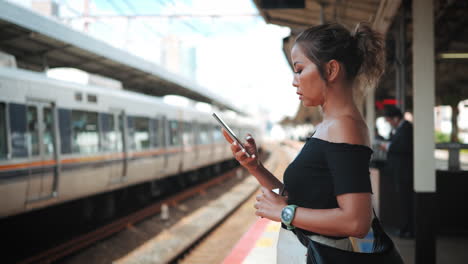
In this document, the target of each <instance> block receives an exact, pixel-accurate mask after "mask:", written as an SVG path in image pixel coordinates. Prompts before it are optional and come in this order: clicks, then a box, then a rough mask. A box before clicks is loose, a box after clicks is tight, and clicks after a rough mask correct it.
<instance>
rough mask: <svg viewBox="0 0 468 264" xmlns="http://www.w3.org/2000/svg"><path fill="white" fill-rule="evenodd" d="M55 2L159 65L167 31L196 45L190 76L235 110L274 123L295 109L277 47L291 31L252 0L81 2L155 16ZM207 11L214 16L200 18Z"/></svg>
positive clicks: (26, 1)
mask: <svg viewBox="0 0 468 264" xmlns="http://www.w3.org/2000/svg"><path fill="white" fill-rule="evenodd" d="M10 1H12V2H16V3H19V4H22V5H24V6H30V3H31V0H10ZM54 1H55V2H56V3H57V4H59V5H60V9H59V12H60V16H61V18H62V22H64V23H67V24H68V25H69V26H71V27H73V28H74V29H77V30H80V31H84V30H85V26H84V24H85V22H88V27H87V33H88V34H90V35H91V36H93V37H96V38H98V39H101V40H103V41H105V42H108V43H110V44H111V45H113V46H116V47H118V48H122V49H125V50H127V51H129V52H130V53H133V54H135V55H137V56H140V57H142V58H144V59H146V60H149V61H151V62H154V63H156V64H160V65H162V64H164V63H163V58H162V57H163V55H162V53H163V52H162V50H163V48H164V44H163V39H165V38H167V37H168V36H173V37H175V38H177V39H178V40H180V42H181V43H182V44H181V45H183V46H185V47H190V48H195V50H196V56H195V57H196V62H195V63H196V70H195V73H194V76H192V78H193V81H195V82H197V83H198V84H199V85H201V86H202V87H204V88H206V89H208V90H210V91H212V92H214V93H216V94H218V95H220V96H222V97H224V98H225V99H227V100H228V101H230V102H231V103H232V104H233V105H235V106H236V107H238V108H239V109H242V110H244V111H247V112H249V113H251V114H258V113H260V114H262V115H267V116H268V118H269V119H270V120H272V121H279V120H281V119H283V118H284V117H286V116H293V115H294V114H295V113H296V111H297V109H298V107H299V103H300V101H299V100H298V97H297V95H296V93H295V88H294V87H293V86H292V78H293V75H292V70H291V68H290V67H289V65H288V63H287V61H286V57H285V55H284V53H283V50H282V40H283V38H284V37H287V36H289V33H290V30H289V28H286V27H280V26H276V25H268V24H266V23H265V21H264V20H263V18H262V17H261V16H260V15H259V14H258V10H257V9H256V7H255V5H254V4H253V1H252V0H236V1H232V0H138V1H131V0H88V1H89V3H90V8H89V12H90V14H91V15H135V14H138V15H155V14H157V15H158V16H153V17H147V18H141V17H140V18H138V19H127V18H122V17H120V18H117V17H112V18H109V17H107V18H103V17H100V18H99V19H90V20H87V21H84V20H83V19H77V18H76V17H77V16H78V15H80V14H81V13H83V10H84V2H85V0H54ZM213 14H216V15H219V16H216V17H213V16H207V15H213ZM64 17H65V18H73V19H64ZM169 70H171V69H169Z"/></svg>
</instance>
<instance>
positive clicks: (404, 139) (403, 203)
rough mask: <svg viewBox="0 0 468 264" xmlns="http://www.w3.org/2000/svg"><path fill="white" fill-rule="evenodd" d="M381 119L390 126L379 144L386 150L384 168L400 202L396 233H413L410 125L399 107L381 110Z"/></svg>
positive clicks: (406, 234)
mask: <svg viewBox="0 0 468 264" xmlns="http://www.w3.org/2000/svg"><path fill="white" fill-rule="evenodd" d="M384 117H385V120H386V121H387V122H388V123H389V124H390V126H391V127H392V131H391V136H390V142H388V143H384V144H382V145H381V148H382V149H384V150H386V151H387V165H386V169H385V171H386V172H387V174H388V175H389V176H391V177H392V178H393V180H394V185H395V188H396V192H397V193H398V194H399V196H400V197H399V198H400V202H399V208H400V226H399V231H398V235H399V236H400V237H403V238H412V237H414V223H413V221H414V220H413V219H414V217H413V214H414V212H413V203H414V197H413V196H414V191H413V125H412V124H411V123H410V122H409V121H407V120H405V119H404V118H403V114H402V112H401V111H400V109H399V108H397V107H395V106H388V107H386V108H385V110H384Z"/></svg>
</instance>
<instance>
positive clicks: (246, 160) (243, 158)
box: [223, 129, 283, 190]
mask: <svg viewBox="0 0 468 264" xmlns="http://www.w3.org/2000/svg"><path fill="white" fill-rule="evenodd" d="M223 135H224V137H225V138H226V140H227V141H228V142H229V143H231V151H232V154H233V155H234V157H235V158H236V160H237V161H238V162H239V163H240V164H241V165H242V166H243V167H244V168H246V169H247V170H248V171H249V173H250V174H252V175H253V176H255V178H256V179H257V180H258V182H259V183H260V185H262V186H264V187H265V188H268V189H270V190H272V189H276V188H278V189H280V190H282V188H283V183H282V182H281V181H279V180H278V179H277V178H276V177H275V176H274V175H273V174H272V173H271V172H270V171H269V170H268V169H266V168H265V167H264V166H263V164H262V163H261V162H260V160H259V159H258V152H257V146H256V144H255V140H254V139H253V138H252V136H251V135H250V134H249V135H247V138H246V140H247V143H246V144H245V145H244V146H245V148H246V150H247V152H249V154H250V157H247V155H246V153H245V152H243V151H242V149H241V148H240V147H239V146H238V145H237V143H236V141H233V140H232V139H231V137H230V136H229V134H227V132H226V131H225V130H224V129H223Z"/></svg>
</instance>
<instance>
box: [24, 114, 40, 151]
mask: <svg viewBox="0 0 468 264" xmlns="http://www.w3.org/2000/svg"><path fill="white" fill-rule="evenodd" d="M26 116H27V123H28V140H29V146H30V147H31V155H33V156H36V155H39V120H38V113H37V107H36V106H34V105H28V112H27V115H26Z"/></svg>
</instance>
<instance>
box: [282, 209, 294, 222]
mask: <svg viewBox="0 0 468 264" xmlns="http://www.w3.org/2000/svg"><path fill="white" fill-rule="evenodd" d="M292 216H293V210H292V209H291V208H288V207H286V208H284V209H283V212H281V218H282V219H283V220H284V221H285V222H289V221H291V220H292Z"/></svg>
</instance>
